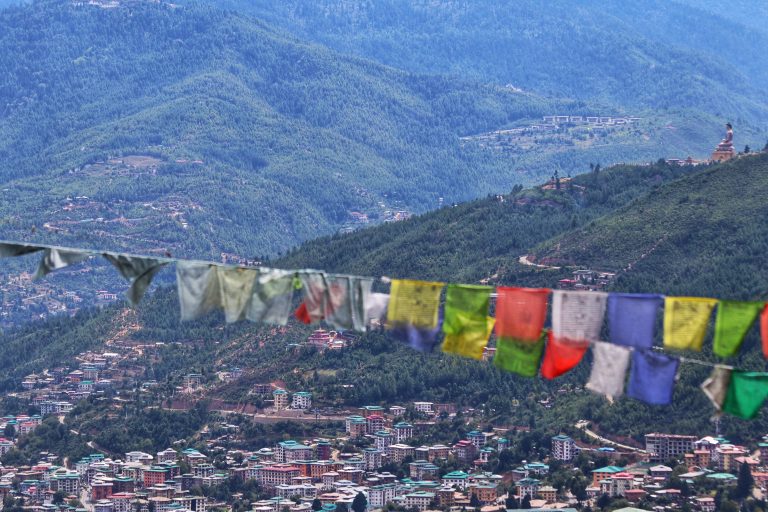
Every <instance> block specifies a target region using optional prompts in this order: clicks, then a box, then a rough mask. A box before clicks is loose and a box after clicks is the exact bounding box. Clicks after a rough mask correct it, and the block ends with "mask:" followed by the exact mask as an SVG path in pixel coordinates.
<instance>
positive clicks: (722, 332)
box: [714, 300, 765, 357]
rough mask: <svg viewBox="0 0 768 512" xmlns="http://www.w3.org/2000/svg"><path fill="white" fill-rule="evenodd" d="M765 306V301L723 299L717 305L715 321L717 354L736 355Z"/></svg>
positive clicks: (721, 355)
mask: <svg viewBox="0 0 768 512" xmlns="http://www.w3.org/2000/svg"><path fill="white" fill-rule="evenodd" d="M764 306H765V303H764V302H739V301H735V300H721V301H720V303H719V304H718V305H717V320H716V322H715V346H714V351H715V354H717V355H718V356H720V357H731V356H735V355H736V354H737V353H738V352H739V349H740V348H741V344H742V342H743V341H744V336H746V335H747V332H748V331H749V329H750V328H751V327H752V324H753V323H755V320H756V319H757V315H758V314H759V313H760V311H761V310H762V309H763V307H764Z"/></svg>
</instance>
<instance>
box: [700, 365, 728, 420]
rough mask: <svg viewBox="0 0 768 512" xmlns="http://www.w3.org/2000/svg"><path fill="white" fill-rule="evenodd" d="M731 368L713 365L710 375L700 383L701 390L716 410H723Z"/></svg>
mask: <svg viewBox="0 0 768 512" xmlns="http://www.w3.org/2000/svg"><path fill="white" fill-rule="evenodd" d="M731 371H732V370H731V368H728V367H725V366H715V367H714V368H713V369H712V373H711V374H710V376H709V377H708V378H707V380H705V381H704V382H703V383H702V384H701V390H702V391H703V392H704V394H705V395H707V398H709V400H710V401H711V402H712V405H713V406H714V407H715V409H717V411H718V412H720V411H722V410H723V403H724V402H725V397H726V395H727V393H728V386H729V385H730V383H731Z"/></svg>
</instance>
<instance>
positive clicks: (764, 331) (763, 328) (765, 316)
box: [760, 304, 768, 359]
mask: <svg viewBox="0 0 768 512" xmlns="http://www.w3.org/2000/svg"><path fill="white" fill-rule="evenodd" d="M760 334H761V335H762V338H763V357H765V358H766V359H768V304H766V305H765V307H764V308H763V312H762V313H760Z"/></svg>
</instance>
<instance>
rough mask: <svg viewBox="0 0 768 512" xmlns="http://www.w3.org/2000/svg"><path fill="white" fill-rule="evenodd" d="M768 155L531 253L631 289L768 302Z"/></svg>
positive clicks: (704, 174) (692, 180) (660, 194)
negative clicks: (606, 274) (605, 273)
mask: <svg viewBox="0 0 768 512" xmlns="http://www.w3.org/2000/svg"><path fill="white" fill-rule="evenodd" d="M766 194H768V154H760V155H754V156H749V157H743V158H740V159H738V160H736V161H732V162H729V163H727V164H724V165H719V166H715V167H712V168H709V169H705V170H703V171H701V172H696V173H694V174H691V175H688V176H684V177H682V178H680V179H679V180H678V181H676V182H675V183H673V184H671V185H670V186H667V187H661V188H659V189H658V190H657V191H655V192H654V193H652V194H650V195H648V196H645V197H642V198H639V199H638V200H636V201H634V202H632V203H631V204H629V205H628V206H626V207H624V208H622V209H620V210H619V211H617V212H616V213H614V214H612V215H609V216H606V217H604V218H601V219H598V220H596V221H595V222H592V223H590V224H589V225H587V226H585V227H582V228H579V229H576V230H573V231H571V232H568V233H564V234H563V235H561V236H558V237H555V238H554V239H552V240H549V241H547V242H546V243H544V244H543V245H542V246H540V247H538V248H536V249H535V250H534V253H535V256H536V259H537V260H538V261H540V262H543V263H548V264H549V263H551V264H561V263H562V264H568V265H579V266H582V265H583V266H587V267H592V268H601V269H606V270H614V271H617V272H619V276H618V277H619V280H618V282H617V286H620V287H622V288H628V289H633V290H638V291H639V290H640V289H653V290H655V291H659V292H663V293H674V294H693V295H699V294H701V295H706V294H708V293H715V292H717V293H718V295H719V296H720V297H723V298H732V299H768V293H766V290H768V274H767V273H766V272H765V269H764V268H763V257H762V255H763V254H765V251H766V249H768V231H766V229H765V223H766V221H768V210H766V208H765V201H764V197H765V195H766Z"/></svg>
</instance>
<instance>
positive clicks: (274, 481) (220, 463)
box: [0, 329, 768, 512]
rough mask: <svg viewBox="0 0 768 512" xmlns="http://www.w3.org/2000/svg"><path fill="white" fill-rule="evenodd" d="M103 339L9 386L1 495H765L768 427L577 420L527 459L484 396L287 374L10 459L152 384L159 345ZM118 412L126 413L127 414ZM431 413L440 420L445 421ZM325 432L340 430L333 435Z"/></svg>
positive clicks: (518, 431)
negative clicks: (191, 416)
mask: <svg viewBox="0 0 768 512" xmlns="http://www.w3.org/2000/svg"><path fill="white" fill-rule="evenodd" d="M355 341H356V340H355V338H349V337H347V335H344V334H342V333H336V332H335V331H324V330H322V329H318V330H316V331H314V332H313V333H312V334H311V335H310V336H309V337H308V338H307V341H306V344H305V345H306V346H307V347H311V348H312V349H316V350H320V351H323V350H331V351H336V350H343V349H344V348H345V347H347V346H349V344H350V343H354V342H355ZM109 350H110V351H106V350H105V351H96V352H84V353H81V354H80V355H79V356H78V357H77V362H78V364H77V366H76V367H57V368H50V369H45V370H44V371H42V372H39V373H37V374H31V375H27V376H26V377H25V378H24V379H23V380H22V381H21V382H20V383H19V387H20V390H19V391H18V392H14V393H11V394H10V395H9V396H12V397H13V398H14V399H16V400H19V401H21V402H22V403H26V404H27V406H28V410H29V412H30V413H31V414H15V415H7V416H5V417H3V418H2V419H1V420H0V434H1V435H2V439H0V456H2V457H3V459H2V460H3V461H4V464H3V465H2V466H1V467H0V493H2V495H3V499H4V503H5V504H6V506H9V507H11V506H23V507H24V509H25V510H40V511H43V510H45V511H48V510H51V511H53V510H85V511H89V512H141V511H146V512H170V511H172V512H179V511H193V512H205V511H206V510H212V511H213V510H216V511H235V512H241V511H244V510H252V511H254V512H301V511H310V510H313V511H324V512H333V511H337V510H338V511H348V510H354V511H355V512H364V511H368V510H401V511H419V512H423V511H426V510H443V511H466V510H479V511H482V512H492V511H497V510H505V509H515V508H531V509H540V510H552V509H557V510H566V511H569V510H570V511H573V510H590V509H591V510H594V509H605V508H606V507H610V510H622V509H621V506H625V507H631V506H632V505H638V506H640V505H643V506H644V508H646V509H648V508H649V507H650V508H653V510H658V511H664V510H681V509H683V510H700V511H703V512H712V511H714V510H715V507H716V503H722V502H724V501H727V500H728V499H732V500H736V499H738V498H739V497H740V496H741V497H743V494H744V493H748V494H750V495H753V496H755V497H762V496H763V493H764V492H765V490H766V485H768V471H766V470H765V468H764V466H765V462H764V461H766V460H768V436H766V437H765V438H763V439H755V440H754V442H753V443H752V445H750V446H738V445H734V444H732V443H730V442H729V441H728V440H727V439H724V438H723V437H720V436H718V435H704V436H702V437H699V436H692V435H673V434H665V433H657V432H651V433H647V434H645V436H644V437H645V444H644V446H639V445H638V446H632V445H628V444H625V443H627V442H629V441H626V440H622V442H619V441H615V440H612V439H609V438H606V437H603V436H602V435H600V434H598V433H596V432H594V431H593V430H591V425H590V423H589V422H587V421H581V422H579V423H577V424H576V425H573V426H569V427H567V428H564V429H563V430H562V431H561V432H559V433H558V432H553V433H552V435H551V436H550V437H549V438H548V439H543V440H540V442H541V444H542V446H541V449H540V450H538V452H536V453H539V454H542V457H541V458H540V459H537V460H528V459H523V458H521V456H520V455H519V454H520V453H521V450H520V448H521V445H524V444H526V443H530V442H531V439H530V438H526V431H527V430H529V429H528V428H527V427H524V426H510V427H507V428H502V427H494V426H492V425H491V424H489V423H487V422H486V421H485V418H484V416H483V414H482V413H481V412H480V411H479V410H475V409H466V408H460V407H457V406H456V405H454V404H445V403H443V404H439V403H433V402H427V401H415V402H409V403H405V404H392V405H388V406H384V405H365V406H361V407H359V408H358V409H357V410H350V409H349V408H345V409H338V408H337V409H334V410H332V411H331V410H330V409H331V408H328V407H325V408H323V409H320V408H319V406H320V407H322V404H316V403H314V402H313V393H312V391H311V390H306V389H305V390H295V391H291V390H288V389H286V388H285V387H284V385H281V384H282V383H279V382H269V383H260V384H256V385H254V386H253V387H252V389H251V392H250V395H252V396H253V397H254V403H256V402H257V401H258V403H259V405H260V406H259V407H255V406H251V407H248V408H239V409H232V408H229V409H227V408H226V407H222V409H221V414H219V415H216V416H212V418H214V419H212V420H211V421H209V423H208V424H206V425H205V426H204V428H202V429H201V430H200V431H199V432H198V433H197V435H195V436H191V437H189V438H183V439H178V440H177V441H175V442H174V443H172V444H171V445H170V446H168V447H167V448H165V449H163V450H162V451H159V452H157V453H147V452H145V451H140V450H136V451H129V452H126V453H110V452H105V451H103V450H100V447H98V446H97V445H95V444H94V443H93V442H92V441H91V442H89V444H88V446H89V447H91V448H93V452H92V453H90V454H88V455H87V456H84V457H82V458H79V459H71V458H69V457H68V456H67V454H63V453H54V452H52V451H50V450H45V451H42V452H41V453H39V454H37V456H36V459H37V461H36V462H35V463H34V464H18V463H13V462H12V461H13V460H16V458H15V457H14V451H15V448H16V446H17V445H24V444H25V439H26V438H28V437H30V436H34V435H35V432H36V430H37V429H39V428H40V427H41V425H43V426H46V425H47V427H46V428H51V427H55V428H57V426H58V425H62V426H66V425H68V417H69V415H70V414H71V413H72V412H73V411H74V410H76V408H77V407H78V406H80V405H81V404H84V403H88V402H89V401H91V403H97V402H98V401H103V400H107V401H108V402H109V401H111V404H112V405H111V406H110V409H111V410H114V411H119V410H120V404H121V403H122V402H125V401H126V400H127V398H126V397H128V396H130V395H129V393H127V392H125V391H126V388H130V387H131V386H133V387H137V386H138V388H139V389H140V390H148V389H151V388H152V387H157V386H158V385H159V384H158V383H157V382H153V381H147V380H145V381H141V380H140V379H138V380H137V378H136V377H137V375H139V373H137V372H136V364H137V361H138V359H137V358H138V357H139V356H140V355H142V356H143V355H146V354H147V353H149V352H151V351H152V350H153V347H152V346H151V345H143V346H142V345H136V344H134V345H125V344H120V343H112V344H111V345H110V346H109ZM492 352H493V349H492V348H489V349H487V351H486V356H485V357H484V359H491V358H492V355H493V354H492ZM246 372H247V369H241V368H238V367H227V368H223V369H221V370H220V371H218V372H216V374H215V376H213V378H214V379H215V382H217V383H219V384H221V383H225V384H226V383H231V382H236V381H238V380H239V379H242V378H243V375H244V373H246ZM209 379H210V377H206V376H203V375H202V374H200V373H187V374H185V375H183V376H182V377H181V379H180V381H179V385H178V386H176V388H175V390H176V392H177V394H176V396H177V397H182V398H183V397H187V400H189V399H191V400H192V402H194V401H195V399H202V396H203V394H204V392H205V390H206V389H207V388H210V386H211V383H210V382H208V380H209ZM561 392H563V393H568V392H574V391H573V390H569V389H562V390H561ZM166 405H168V402H166ZM538 405H539V406H541V407H550V406H551V403H550V401H549V400H542V401H541V403H539V404H538ZM321 411H322V416H323V418H324V420H323V421H324V423H323V425H324V428H323V432H325V434H326V435H325V436H320V435H310V436H307V437H304V438H291V437H290V436H288V434H283V439H282V440H278V441H276V442H275V443H274V444H272V445H270V446H264V447H262V448H260V449H258V450H248V449H243V448H238V447H237V441H238V440H240V441H247V440H246V439H244V438H243V436H244V434H243V431H242V430H243V429H242V428H241V425H243V424H244V423H243V422H259V421H275V420H281V421H307V420H310V421H311V420H313V419H317V418H318V417H320V415H321ZM118 414H119V413H118ZM110 415H111V417H112V418H113V421H120V419H119V415H116V414H114V413H110ZM238 417H239V418H240V419H239V420H236V418H238ZM438 422H440V423H439V425H441V428H439V429H436V428H435V427H436V425H437V424H438ZM246 424H247V423H246ZM317 424H319V423H317ZM311 425H314V424H311ZM445 425H454V427H455V428H456V429H455V430H453V431H451V430H448V429H445V428H443V426H445ZM67 428H71V427H67ZM430 429H431V430H430ZM331 431H333V432H335V435H328V433H329V432H331ZM427 431H430V432H432V435H431V436H427V435H426V432H427ZM435 431H437V432H438V433H437V435H436V436H437V437H435V434H434V433H435ZM214 432H218V433H219V434H222V433H225V434H224V435H214ZM566 432H567V433H566ZM425 439H429V440H430V441H431V442H429V443H423V442H422V441H424V440H425ZM9 461H11V462H9ZM740 493H741V494H740ZM752 493H754V494H752ZM627 510H631V509H629V508H628V509H627Z"/></svg>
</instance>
